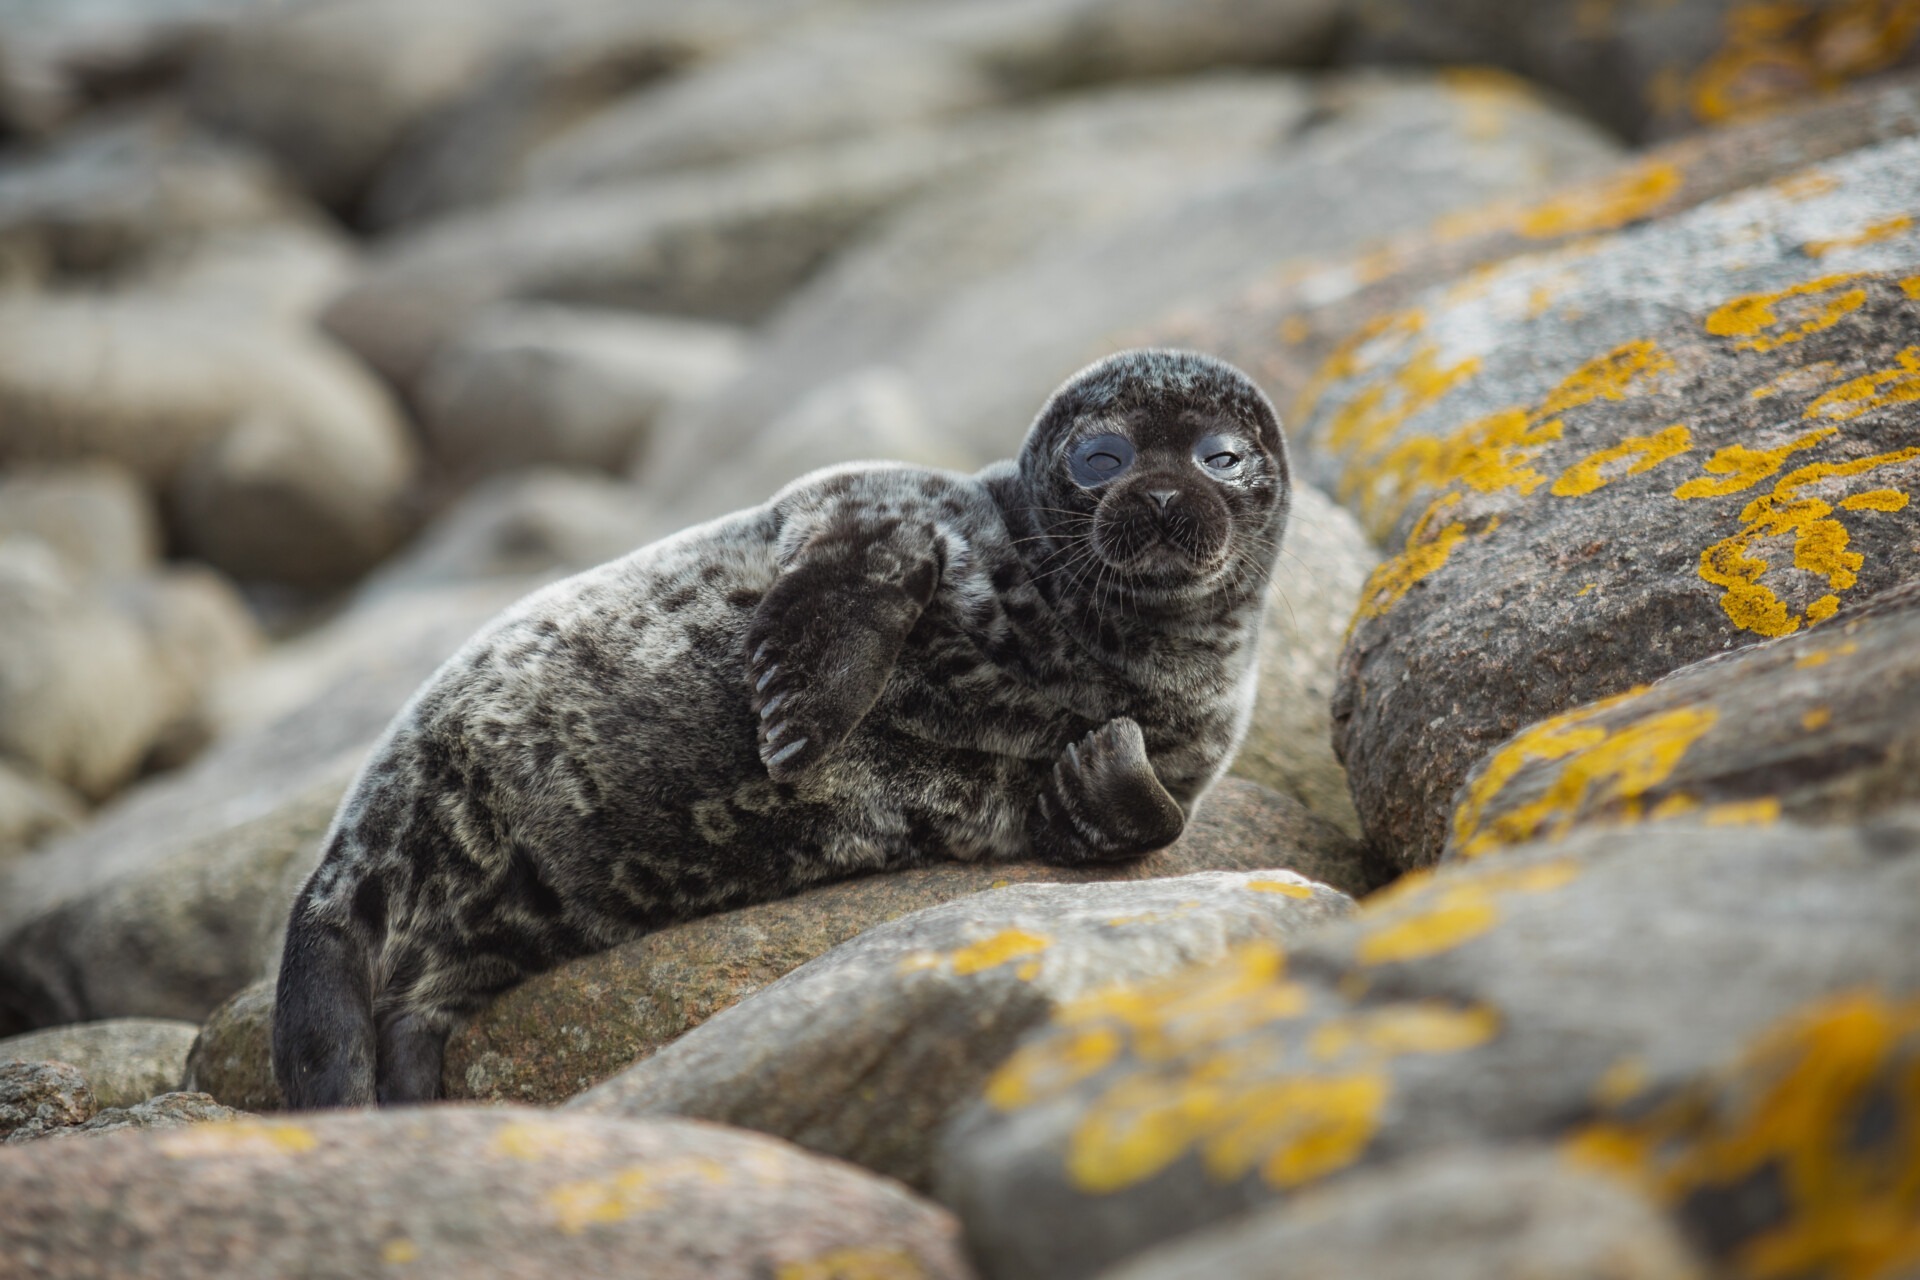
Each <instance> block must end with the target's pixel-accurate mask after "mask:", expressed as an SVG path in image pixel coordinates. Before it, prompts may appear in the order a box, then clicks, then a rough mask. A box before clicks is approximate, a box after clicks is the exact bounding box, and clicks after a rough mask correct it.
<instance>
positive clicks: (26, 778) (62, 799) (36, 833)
mask: <svg viewBox="0 0 1920 1280" xmlns="http://www.w3.org/2000/svg"><path fill="white" fill-rule="evenodd" d="M86 820H87V805H86V802H85V801H84V800H82V799H81V798H80V797H79V796H78V795H76V794H74V792H73V790H72V789H71V788H69V787H65V786H62V785H61V784H60V783H58V782H55V781H54V780H53V779H51V778H49V777H46V776H44V775H43V774H40V773H37V772H33V771H30V770H28V769H26V768H25V767H24V766H22V765H21V764H19V763H18V762H15V761H8V760H4V759H0V863H5V862H6V861H8V860H9V859H11V858H13V857H15V856H16V855H18V854H22V853H25V852H26V851H27V850H29V849H31V848H33V847H34V846H35V845H37V844H41V843H43V842H45V841H47V840H51V839H53V838H54V837H55V836H61V835H65V834H67V833H68V832H70V831H76V830H78V829H79V828H80V826H81V824H82V823H84V822H85V821H86Z"/></svg>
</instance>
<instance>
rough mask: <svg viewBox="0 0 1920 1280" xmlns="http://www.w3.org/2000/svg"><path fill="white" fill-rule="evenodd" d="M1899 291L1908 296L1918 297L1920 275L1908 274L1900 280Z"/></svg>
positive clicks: (1919, 292) (1919, 293) (1919, 294)
mask: <svg viewBox="0 0 1920 1280" xmlns="http://www.w3.org/2000/svg"><path fill="white" fill-rule="evenodd" d="M1900 292H1902V293H1904V294H1906V295H1907V296H1908V297H1909V298H1920V276H1908V277H1907V278H1906V279H1904V280H1902V281H1901V282H1900Z"/></svg>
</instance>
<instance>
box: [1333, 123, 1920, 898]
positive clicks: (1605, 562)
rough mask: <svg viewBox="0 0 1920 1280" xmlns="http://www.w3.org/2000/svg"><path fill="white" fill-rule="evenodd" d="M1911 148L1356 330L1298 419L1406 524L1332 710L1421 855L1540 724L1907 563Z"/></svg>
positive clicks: (1353, 759)
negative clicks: (1487, 765) (1499, 758)
mask: <svg viewBox="0 0 1920 1280" xmlns="http://www.w3.org/2000/svg"><path fill="white" fill-rule="evenodd" d="M1917 165H1920V140H1915V139H1909V140H1903V141H1899V142H1892V143H1886V144H1882V145H1880V146H1876V147H1871V148H1867V149H1865V150H1863V151H1860V152H1857V153H1855V154H1853V155H1850V156H1848V157H1846V158H1844V159H1842V160H1838V161H1835V162H1833V163H1831V164H1828V165H1824V166H1821V167H1819V168H1818V169H1816V170H1813V171H1810V172H1808V173H1806V174H1803V175H1802V176H1801V178H1800V179H1799V180H1798V181H1796V182H1790V183H1786V184H1781V185H1776V186H1772V187H1768V188H1762V189H1757V190H1754V191H1751V192H1746V193H1741V194H1738V195H1735V196H1731V197H1728V198H1726V199H1723V200H1719V201H1715V202H1712V203H1709V204H1706V205H1703V206H1701V207H1699V208H1698V209H1695V210H1693V211H1691V212H1689V213H1686V214H1683V215H1680V216H1678V217H1675V218H1672V219H1669V220H1667V221H1665V222H1660V223H1655V224H1651V225H1648V226H1646V227H1642V228H1637V229H1634V230H1629V231H1624V232H1620V233H1618V234H1616V235H1614V236H1612V237H1608V238H1606V239H1604V240H1602V241H1600V242H1598V243H1597V244H1594V243H1590V244H1588V245H1586V246H1575V247H1571V248H1568V249H1564V250H1562V251H1559V252H1556V253H1553V254H1548V255H1541V256H1538V257H1531V258H1520V259H1516V260H1514V261H1512V262H1509V263H1506V264H1504V265H1502V266H1500V267H1497V268H1495V269H1493V270H1491V271H1489V272H1485V273H1481V274H1479V275H1476V276H1475V277H1472V278H1471V279H1469V280H1468V281H1466V282H1463V283H1462V284H1461V285H1459V286H1458V287H1456V288H1453V289H1449V290H1435V291H1433V292H1432V293H1431V294H1429V295H1428V296H1426V297H1425V298H1424V299H1423V300H1422V301H1421V303H1420V304H1419V305H1417V306H1415V307H1411V308H1408V309H1406V310H1404V311H1401V312H1398V313H1396V314H1395V315H1394V316H1392V317H1389V318H1386V319H1384V320H1382V321H1380V322H1379V323H1377V324H1376V325H1374V326H1372V327H1370V328H1369V329H1368V330H1367V331H1364V332H1363V333H1361V334H1359V335H1356V338H1355V341H1354V342H1353V343H1352V344H1351V346H1350V348H1349V349H1348V350H1347V352H1346V354H1345V355H1344V356H1343V357H1342V359H1341V362H1340V364H1339V365H1338V367H1336V368H1335V369H1334V370H1333V375H1334V376H1332V377H1331V378H1330V379H1329V381H1328V382H1327V383H1326V385H1325V386H1324V387H1323V388H1322V390H1321V393H1320V394H1318V396H1317V397H1316V399H1315V400H1314V403H1313V407H1312V409H1311V412H1310V413H1308V414H1307V415H1306V417H1305V419H1304V421H1303V423H1302V428H1301V433H1302V435H1303V436H1304V437H1305V441H1306V443H1305V448H1304V452H1307V453H1309V454H1312V453H1319V454H1322V455H1324V456H1328V457H1330V458H1331V459H1334V460H1337V465H1338V467H1339V468H1340V470H1341V471H1342V476H1343V478H1342V479H1341V481H1340V486H1339V493H1340V495H1341V496H1342V497H1343V498H1344V499H1345V500H1346V501H1347V502H1348V503H1349V504H1350V505H1352V506H1353V507H1354V508H1355V509H1356V510H1357V511H1358V513H1359V514H1360V516H1361V518H1362V521H1363V523H1365V524H1367V525H1368V526H1369V528H1370V530H1371V531H1373V532H1375V533H1376V534H1377V535H1379V536H1381V537H1383V538H1384V539H1385V540H1386V542H1387V546H1388V549H1389V550H1390V552H1392V554H1391V555H1390V557H1389V558H1388V560H1387V561H1386V562H1385V563H1383V564H1382V565H1381V567H1380V569H1379V570H1378V571H1377V572H1376V573H1375V575H1374V576H1373V578H1372V579H1371V580H1370V582H1369V583H1368V586H1367V591H1366V593H1365V597H1364V599H1363V600H1362V602H1361V605H1360V608H1359V611H1358V612H1357V614H1356V615H1355V625H1354V630H1353V634H1352V638H1351V640H1350V642H1349V645H1348V648H1347V652H1346V657H1345V660H1344V666H1345V669H1344V671H1343V672H1342V677H1341V683H1340V688H1339V692H1338V694H1337V695H1336V699H1335V704H1334V735H1335V739H1334V740H1335V746H1336V748H1337V749H1338V750H1339V751H1340V752H1341V754H1342V758H1343V759H1344V760H1345V762H1346V765H1347V769H1348V775H1349V778H1350V780H1351V782H1352V786H1353V794H1354V799H1355V803H1356V806H1357V808H1358V810H1359V813H1360V818H1361V821H1362V823H1363V824H1364V825H1365V827H1366V829H1367V833H1368V835H1369V837H1370V839H1371V840H1372V841H1373V842H1374V843H1375V844H1377V845H1378V846H1379V847H1381V848H1382V849H1383V850H1384V851H1385V852H1386V853H1387V854H1388V855H1389V856H1391V857H1392V858H1394V859H1395V860H1397V862H1398V863H1399V865H1401V866H1403V867H1410V866H1420V865H1423V864H1426V863H1430V862H1431V861H1433V859H1434V858H1436V857H1437V856H1438V855H1439V852H1440V848H1441V845H1442V843H1443V842H1444V838H1445V834H1444V828H1445V822H1446V817H1447V812H1448V804H1449V801H1450V800H1451V798H1452V795H1453V791H1454V788H1455V787H1456V786H1458V785H1459V782H1460V780H1461V779H1462V778H1463V777H1464V776H1465V774H1466V772H1467V770H1468V769H1469V768H1470V767H1471V766H1472V765H1473V764H1474V762H1475V761H1476V760H1478V759H1479V758H1480V756H1481V755H1482V754H1484V753H1485V751H1486V750H1487V749H1488V748H1490V747H1492V746H1493V745H1494V744H1495V743H1497V742H1499V741H1500V740H1502V739H1504V738H1506V737H1507V736H1508V735H1510V734H1512V733H1513V732H1515V731H1516V730H1518V729H1519V728H1521V727H1522V726H1524V725H1526V724H1528V723H1530V722H1533V721H1536V720H1539V719H1543V718H1545V717H1547V716H1551V715H1554V714H1557V713H1559V712H1562V711H1565V710H1567V709H1569V708H1571V707H1574V706H1578V705H1580V704H1581V703H1584V702H1588V701H1592V700H1594V699H1596V698H1600V697H1605V696H1608V695H1611V694H1615V693H1619V692H1622V691H1624V690H1625V689H1627V688H1629V687H1631V686H1632V685H1634V684H1637V683H1643V682H1645V681H1648V680H1652V679H1655V678H1657V677H1659V676H1662V675H1665V674H1666V673H1667V672H1669V671H1671V670H1673V669H1674V668H1676V667H1679V666H1682V665H1684V664H1686V663H1688V662H1692V661H1695V660H1697V659H1700V658H1703V657H1707V656H1709V655H1711V654H1714V653H1717V652H1720V651H1722V650H1723V649H1726V648H1730V647H1734V646H1738V645H1742V644H1750V643H1753V642H1755V641H1757V640H1760V639H1763V638H1766V637H1770V636H1779V635H1785V634H1789V633H1791V632H1794V631H1798V630H1800V629H1802V628H1804V627H1808V626H1813V625H1816V624H1818V623H1820V622H1822V621H1824V620H1825V619H1827V618H1830V617H1832V616H1833V614H1834V613H1835V612H1836V611H1838V609H1839V608H1840V607H1841V606H1842V605H1843V604H1844V603H1845V602H1846V601H1847V600H1850V599H1854V598H1858V597H1862V596H1865V595H1870V594H1872V593H1874V592H1875V591H1878V590H1882V589H1885V588H1886V587H1889V586H1893V585H1896V584H1898V583H1900V582H1902V581H1905V580H1907V579H1908V578H1909V577H1910V576H1912V574H1913V571H1914V565H1915V562H1914V561H1913V559H1912V556H1911V553H1910V551H1909V549H1908V548H1909V544H1910V543H1911V542H1912V541H1913V535H1914V531H1915V530H1916V528H1920V524H1917V523H1916V522H1920V507H1913V508H1910V506H1909V495H1908V490H1909V489H1910V488H1911V487H1912V485H1913V483H1914V481H1915V479H1916V478H1917V477H1920V423H1917V422H1916V419H1915V417H1914V415H1913V413H1912V412H1911V408H1910V406H1911V404H1912V403H1913V402H1914V400H1915V398H1916V397H1917V396H1920V345H1916V344H1917V343H1920V284H1916V283H1915V282H1916V280H1920V276H1916V275H1915V274H1914V272H1915V269H1916V264H1920V230H1917V229H1916V228H1915V227H1914V226H1913V225H1912V224H1911V220H1910V218H1909V217H1908V215H1906V214H1904V213H1900V212H1898V211H1899V210H1901V209H1906V208H1911V207H1912V202H1913V199H1914V197H1915V193H1916V191H1920V187H1916V185H1915V180H1914V177H1913V175H1914V174H1915V173H1916V172H1920V167H1916V166H1917Z"/></svg>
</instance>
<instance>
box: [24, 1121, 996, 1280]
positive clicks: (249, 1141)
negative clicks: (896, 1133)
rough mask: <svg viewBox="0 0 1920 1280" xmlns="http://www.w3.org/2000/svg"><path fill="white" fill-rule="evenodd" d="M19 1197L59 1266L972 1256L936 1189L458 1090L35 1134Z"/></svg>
mask: <svg viewBox="0 0 1920 1280" xmlns="http://www.w3.org/2000/svg"><path fill="white" fill-rule="evenodd" d="M423 1189H426V1190H428V1191H430V1194H423V1193H422V1192H423ZM0 1200H4V1201H5V1203H6V1204H7V1206H8V1212H7V1214H6V1215H5V1216H4V1218H0V1248H3V1249H4V1250H5V1255H6V1256H7V1257H8V1258H9V1259H11V1260H15V1261H17V1262H19V1263H20V1264H21V1265H23V1266H24V1267H26V1268H27V1269H28V1270H29V1271H31V1272H33V1273H36V1274H42V1275H46V1276H49V1277H56V1278H57V1277H65V1276H81V1275H87V1276H135V1275H139V1276H158V1277H184V1276H250V1275H263V1274H277V1275H295V1274H298V1275H304V1276H312V1277H315V1280H322V1278H328V1277H340V1278H341V1280H348V1278H354V1280H357V1278H358V1277H363V1276H368V1275H378V1274H382V1273H383V1272H385V1271H386V1270H388V1269H390V1268H393V1267H399V1266H407V1265H413V1266H417V1267H419V1268H421V1269H423V1270H424V1271H427V1272H432V1273H435V1274H443V1275H451V1274H458V1275H463V1276H473V1277H496V1276H498V1277H506V1276H525V1275H535V1274H538V1275H575V1276H604V1275H611V1274H615V1273H616V1272H618V1271H621V1270H630V1269H631V1268H632V1267H633V1266H634V1265H636V1263H635V1260H636V1259H639V1260H643V1262H642V1264H641V1265H643V1266H644V1269H645V1270H646V1272H647V1274H648V1275H650V1276H658V1277H661V1280H679V1278H681V1277H686V1278H688V1280H693V1278H694V1277H699V1278H700V1280H750V1278H751V1280H758V1278H760V1277H766V1276H776V1275H784V1276H794V1277H803V1276H804V1277H811V1276H853V1275H908V1276H923V1277H926V1280H965V1277H967V1276H968V1275H969V1274H970V1272H969V1270H968V1268H967V1266H966V1264H965V1263H964V1262H963V1261H962V1260H961V1256H960V1253H959V1248H958V1242H957V1241H956V1239H955V1238H954V1237H955V1231H954V1225H953V1220H952V1218H951V1217H949V1216H948V1215H947V1214H945V1213H944V1212H942V1211H941V1210H940V1209H939V1208H937V1207H936V1206H933V1205H930V1204H927V1203H925V1202H924V1201H920V1200H917V1199H915V1198H914V1197H912V1196H910V1195H908V1194H906V1192H904V1191H903V1190H901V1189H900V1188H899V1187H897V1186H895V1185H894V1184H892V1183H888V1182H886V1181H884V1180H883V1179H879V1178H875V1177H873V1176H872V1175H870V1174H866V1173H863V1172H861V1171H859V1170H857V1169H852V1168H849V1167H848V1166H846V1165H842V1164H839V1163H837V1162H833V1161H827V1160H822V1159H819V1158H818V1157H814V1156H809V1155H806V1154H804V1153H802V1152H799V1151H797V1150H795V1149H794V1148H792V1147H790V1146H788V1145H786V1144H785V1143H782V1142H776V1141H774V1140H773V1139H770V1138H764V1137H760V1136H758V1135H753V1134H743V1133H736V1132H732V1131H729V1130H726V1129H722V1128H719V1127H717V1126H713V1125H703V1124H696V1123H693V1122H690V1121H674V1120H655V1121H650V1122H638V1121H621V1120H612V1119H609V1118H607V1117H605V1116H553V1115H548V1114H545V1113H542V1112H537V1111H531V1110H525V1109H518V1108H503V1109H497V1110H479V1109H473V1108H453V1107H442V1108H434V1109H428V1110H416V1111H386V1112H378V1113H363V1114H344V1113H342V1114H334V1115H325V1116H313V1117H306V1118H302V1119H299V1120H270V1121H266V1120H236V1121H234V1122H232V1123H230V1124H217V1125H196V1126H193V1127H190V1128H185V1129H176V1130H172V1131H166V1132H159V1133H129V1134H122V1135H120V1136H118V1137H116V1138H114V1139H113V1140H112V1141H110V1142H62V1143H55V1144H46V1143H35V1144H28V1145H24V1146H17V1147H11V1146H10V1147H8V1148H7V1149H6V1150H5V1151H0ZM105 1215H111V1218H112V1221H113V1230H111V1231H103V1230H101V1229H100V1222H101V1221H102V1218H103V1216H105Z"/></svg>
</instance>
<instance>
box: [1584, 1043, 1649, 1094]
mask: <svg viewBox="0 0 1920 1280" xmlns="http://www.w3.org/2000/svg"><path fill="white" fill-rule="evenodd" d="M1649 1074H1650V1073H1649V1072H1648V1071H1647V1060H1646V1059H1645V1058H1642V1057H1640V1056H1639V1055H1637V1054H1629V1055H1628V1056H1626V1057H1624V1058H1617V1059H1615V1060H1614V1063H1613V1065H1612V1066H1610V1067H1608V1068H1607V1069H1606V1071H1605V1072H1604V1073H1603V1074H1602V1075H1601V1077H1600V1079H1599V1081H1598V1082H1597V1083H1596V1084H1595V1085H1594V1086H1593V1100H1594V1101H1595V1102H1597V1103H1599V1104H1600V1105H1601V1106H1603V1107H1617V1106H1619V1105H1620V1104H1621V1103H1623V1102H1628V1101H1630V1100H1632V1099H1634V1098H1636V1097H1638V1096H1639V1095H1640V1094H1641V1093H1642V1092H1643V1091H1645V1089H1646V1087H1647V1080H1648V1077H1649Z"/></svg>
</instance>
